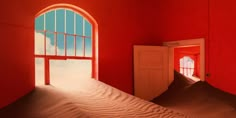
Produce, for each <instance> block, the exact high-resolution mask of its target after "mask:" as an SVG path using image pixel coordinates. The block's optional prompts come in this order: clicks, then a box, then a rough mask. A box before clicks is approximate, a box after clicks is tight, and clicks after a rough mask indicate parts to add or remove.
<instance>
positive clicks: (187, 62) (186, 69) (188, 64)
mask: <svg viewBox="0 0 236 118" xmlns="http://www.w3.org/2000/svg"><path fill="white" fill-rule="evenodd" d="M179 62H180V73H181V74H183V75H185V76H188V77H192V76H193V72H194V60H192V59H191V58H190V57H189V56H184V57H183V58H181V59H180V60H179Z"/></svg>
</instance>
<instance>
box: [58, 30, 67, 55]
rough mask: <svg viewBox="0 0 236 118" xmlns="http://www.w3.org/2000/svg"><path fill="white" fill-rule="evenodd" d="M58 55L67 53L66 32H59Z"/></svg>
mask: <svg viewBox="0 0 236 118" xmlns="http://www.w3.org/2000/svg"><path fill="white" fill-rule="evenodd" d="M57 49H58V50H57V55H61V56H64V55H65V42H64V34H57Z"/></svg>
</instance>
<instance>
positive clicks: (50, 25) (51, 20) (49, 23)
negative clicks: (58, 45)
mask: <svg viewBox="0 0 236 118" xmlns="http://www.w3.org/2000/svg"><path fill="white" fill-rule="evenodd" d="M46 30H48V31H52V32H54V31H55V11H50V12H47V13H46Z"/></svg>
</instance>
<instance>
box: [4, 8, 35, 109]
mask: <svg viewBox="0 0 236 118" xmlns="http://www.w3.org/2000/svg"><path fill="white" fill-rule="evenodd" d="M9 8H14V9H9ZM18 8H20V7H19V6H17V5H16V4H12V5H11V6H9V4H4V3H3V4H2V3H1V7H0V14H1V16H2V17H1V18H0V33H1V40H0V47H1V49H0V55H1V58H0V108H1V107H3V106H5V105H7V104H9V103H11V102H13V101H15V100H16V99H17V98H19V97H21V96H23V95H25V94H26V93H28V92H30V91H31V90H32V89H33V88H34V71H33V70H34V57H33V54H34V50H33V45H34V42H33V38H34V34H33V33H32V32H33V31H34V28H33V27H29V25H28V26H27V25H24V23H25V22H28V23H29V24H30V23H33V20H28V19H25V20H24V21H23V20H22V18H20V17H17V16H18V15H19V14H22V15H23V16H26V14H25V13H24V12H22V10H18ZM17 10H18V11H17ZM16 13H18V14H16ZM16 19H19V20H20V21H17V20H16Z"/></svg>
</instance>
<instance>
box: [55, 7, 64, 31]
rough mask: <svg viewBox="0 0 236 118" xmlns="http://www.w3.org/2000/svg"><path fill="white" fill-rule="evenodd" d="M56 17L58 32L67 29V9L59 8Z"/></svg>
mask: <svg viewBox="0 0 236 118" xmlns="http://www.w3.org/2000/svg"><path fill="white" fill-rule="evenodd" d="M56 14H57V15H56V16H57V17H56V19H57V24H56V25H57V29H56V30H57V32H64V31H65V10H64V9H59V10H57V12H56Z"/></svg>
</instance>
